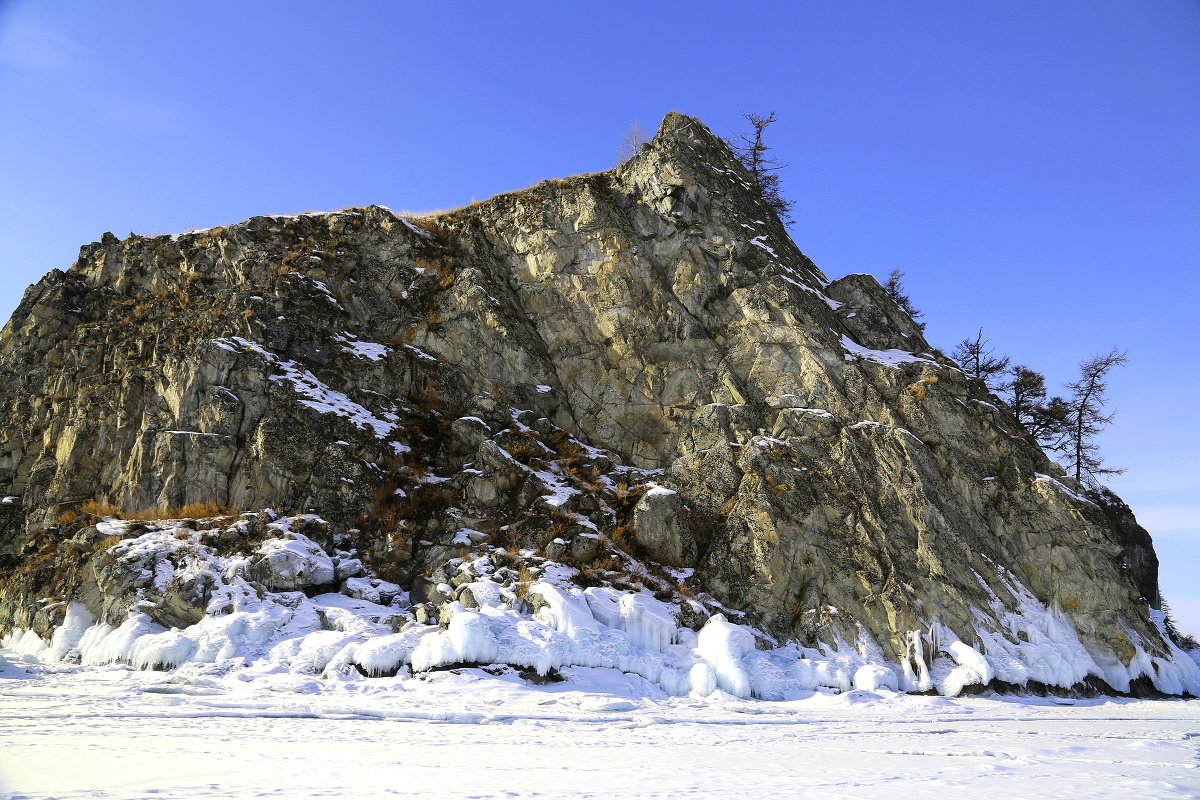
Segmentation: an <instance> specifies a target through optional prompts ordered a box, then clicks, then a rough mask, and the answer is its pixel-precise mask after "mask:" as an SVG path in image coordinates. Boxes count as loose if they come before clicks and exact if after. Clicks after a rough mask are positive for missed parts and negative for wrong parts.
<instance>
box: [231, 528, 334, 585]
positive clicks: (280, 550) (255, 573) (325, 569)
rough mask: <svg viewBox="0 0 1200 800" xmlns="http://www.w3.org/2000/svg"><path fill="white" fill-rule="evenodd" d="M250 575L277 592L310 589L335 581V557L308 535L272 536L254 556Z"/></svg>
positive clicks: (251, 560) (251, 561)
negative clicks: (333, 558)
mask: <svg viewBox="0 0 1200 800" xmlns="http://www.w3.org/2000/svg"><path fill="white" fill-rule="evenodd" d="M250 577H251V578H252V579H253V580H255V581H257V582H258V583H261V584H262V585H263V586H265V587H267V588H268V589H271V590H273V591H287V590H295V589H306V588H308V587H311V586H325V585H327V584H330V583H334V582H335V581H336V579H337V573H336V571H335V570H334V566H333V560H332V559H331V558H330V557H329V556H328V555H327V554H326V553H325V551H324V550H322V549H321V547H320V546H319V545H318V544H317V543H316V542H314V541H312V540H311V539H309V538H308V537H307V536H304V535H303V534H299V533H292V534H291V535H290V536H288V537H279V538H275V539H268V540H267V541H265V542H263V543H262V545H260V546H259V548H258V550H257V552H255V554H254V555H253V556H252V557H251V558H250Z"/></svg>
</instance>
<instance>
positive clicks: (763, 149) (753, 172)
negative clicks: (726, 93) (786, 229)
mask: <svg viewBox="0 0 1200 800" xmlns="http://www.w3.org/2000/svg"><path fill="white" fill-rule="evenodd" d="M745 117H746V121H747V122H749V123H750V127H751V132H750V133H749V134H738V135H737V136H736V137H735V138H734V139H727V140H726V144H728V145H729V148H730V149H731V150H733V153H734V155H736V156H737V158H738V160H739V161H741V162H742V166H744V167H745V168H746V170H747V171H748V172H749V173H750V178H751V180H753V181H754V188H755V189H757V190H758V192H759V194H761V195H762V198H763V200H765V201H766V203H767V205H768V206H770V207H771V210H772V211H774V212H775V216H777V217H779V221H780V222H782V223H783V224H784V225H790V224H791V223H792V222H793V220H792V206H793V205H794V203H793V201H791V200H786V199H784V197H783V195H782V194H780V192H779V176H778V175H777V174H776V173H777V172H778V171H779V170H781V169H783V168H784V167H786V166H787V164H784V163H781V162H780V161H778V160H777V159H775V158H773V157H771V156H769V155H767V153H768V151H770V149H771V148H770V147H769V146H768V145H767V144H766V143H764V142H763V133H764V132H765V131H766V129H767V128H769V127H770V126H771V125H774V124H775V122H776V121H777V119H778V118H777V117H776V116H775V112H774V111H772V112H771V113H770V114H767V115H766V116H763V115H762V114H746V115H745Z"/></svg>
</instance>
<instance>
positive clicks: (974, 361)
mask: <svg viewBox="0 0 1200 800" xmlns="http://www.w3.org/2000/svg"><path fill="white" fill-rule="evenodd" d="M951 355H952V357H953V358H954V360H955V361H957V362H958V363H959V364H961V365H962V368H963V370H964V371H965V372H966V373H967V374H968V375H970V376H971V377H972V378H978V379H979V380H981V381H983V383H984V385H985V386H987V388H988V390H989V391H993V392H999V391H1000V390H1001V389H1002V388H1004V386H1005V381H1004V380H1003V378H1002V376H1003V375H1004V373H1005V372H1007V371H1008V364H1009V361H1010V359H1009V357H1008V356H997V355H996V354H995V351H994V350H992V349H991V348H990V347H988V340H987V339H985V338H983V328H980V329H979V333H977V334H975V338H974V339H963V340H962V341H961V342H959V343H958V344H957V345H956V346H955V348H954V352H953V353H952V354H951Z"/></svg>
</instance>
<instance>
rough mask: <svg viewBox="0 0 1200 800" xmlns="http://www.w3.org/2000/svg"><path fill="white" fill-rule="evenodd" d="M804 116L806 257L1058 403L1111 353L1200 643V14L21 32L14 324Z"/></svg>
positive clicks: (35, 18)
mask: <svg viewBox="0 0 1200 800" xmlns="http://www.w3.org/2000/svg"><path fill="white" fill-rule="evenodd" d="M670 109H677V110H680V111H684V112H686V113H689V114H693V115H696V116H698V117H700V118H701V119H703V120H704V121H705V122H706V123H708V125H709V126H710V127H711V128H713V130H715V131H716V132H718V133H726V134H727V133H732V132H735V131H736V130H738V128H739V123H740V115H741V114H742V113H743V112H746V111H770V110H775V111H776V112H777V113H778V114H779V118H780V121H779V123H778V124H777V125H776V126H775V127H774V128H772V130H771V133H772V134H773V143H774V145H775V147H776V148H777V153H778V155H779V156H780V157H781V158H783V159H784V160H786V161H787V162H789V164H790V167H789V168H788V169H787V170H786V171H785V172H784V173H783V176H782V179H783V187H784V190H785V192H786V194H787V195H788V196H790V197H791V198H792V199H794V200H795V202H796V207H795V217H796V220H797V222H796V224H795V225H794V226H793V228H792V234H793V237H794V238H795V240H796V241H797V243H798V244H799V245H800V247H801V248H802V249H803V250H805V252H807V253H808V255H809V256H811V257H812V258H813V259H814V260H815V261H816V262H817V263H818V265H820V266H821V268H822V269H823V270H824V271H825V272H826V273H827V274H828V275H830V276H831V277H837V276H840V275H844V274H846V273H849V272H873V273H875V274H876V275H880V276H883V275H886V273H887V272H888V270H890V269H892V268H893V267H900V268H901V269H904V270H905V271H906V272H907V273H908V287H909V290H910V294H911V295H912V297H913V299H914V301H915V302H916V304H917V305H918V307H920V308H923V309H924V310H925V311H926V314H927V317H926V319H927V321H928V323H929V329H928V333H929V335H930V338H931V339H932V340H933V341H934V343H935V344H938V345H940V346H941V347H943V349H946V350H949V349H950V348H951V347H952V346H953V345H954V343H955V342H956V341H958V340H959V339H960V338H962V337H964V336H966V335H968V334H971V333H972V332H974V331H975V330H976V328H978V327H979V326H983V327H984V329H985V330H986V332H987V334H988V335H989V336H990V337H991V339H992V340H993V342H994V343H995V344H996V345H998V346H999V347H1000V348H1002V349H1003V350H1004V351H1005V352H1008V353H1011V354H1012V355H1013V356H1014V357H1016V358H1017V359H1018V360H1020V361H1023V362H1026V363H1028V364H1030V365H1031V366H1034V367H1035V368H1038V369H1040V370H1042V371H1043V372H1045V373H1047V375H1048V376H1049V377H1050V378H1051V381H1052V382H1053V383H1055V384H1058V383H1061V382H1062V381H1064V380H1067V379H1068V378H1070V377H1071V376H1072V373H1073V371H1074V365H1075V364H1076V363H1077V362H1078V361H1079V360H1080V359H1081V358H1083V357H1085V356H1087V355H1089V354H1090V353H1094V352H1097V351H1103V350H1107V349H1108V348H1109V347H1111V346H1113V345H1120V346H1122V347H1126V348H1128V349H1129V355H1130V359H1131V362H1130V365H1129V366H1128V367H1127V368H1125V369H1124V370H1123V371H1121V372H1120V373H1119V374H1117V375H1116V376H1115V377H1114V379H1113V386H1112V392H1111V394H1112V399H1113V405H1114V406H1115V407H1116V408H1117V409H1119V416H1118V418H1117V421H1116V424H1115V425H1114V426H1113V427H1112V428H1111V429H1110V431H1109V432H1108V433H1107V434H1106V435H1105V436H1104V437H1103V440H1102V441H1103V445H1104V452H1105V454H1106V456H1107V457H1108V460H1109V461H1110V462H1111V463H1112V464H1114V465H1120V466H1125V467H1128V468H1129V472H1128V474H1127V475H1125V476H1122V477H1119V478H1116V479H1114V480H1113V481H1112V485H1113V487H1114V488H1115V489H1116V490H1117V491H1118V493H1120V494H1121V495H1122V496H1124V497H1125V498H1126V500H1127V501H1129V502H1130V504H1131V505H1132V506H1133V507H1134V510H1135V512H1136V513H1137V515H1138V518H1139V520H1140V521H1141V522H1142V523H1143V524H1144V525H1146V527H1147V528H1149V530H1150V531H1151V533H1153V534H1154V538H1155V541H1156V543H1157V545H1158V551H1159V555H1160V557H1161V558H1162V560H1163V588H1164V591H1165V592H1166V595H1167V598H1168V600H1169V601H1170V602H1171V603H1172V605H1173V606H1174V607H1175V610H1176V614H1177V616H1178V617H1180V618H1181V621H1182V623H1183V626H1184V627H1185V628H1188V629H1190V630H1192V631H1195V632H1197V633H1200V581H1197V580H1195V576H1196V575H1197V574H1200V456H1198V453H1200V429H1198V423H1197V410H1198V409H1197V405H1198V403H1200V355H1198V353H1200V342H1198V341H1197V339H1198V337H1197V334H1196V324H1195V319H1196V316H1197V314H1198V313H1200V290H1198V289H1197V276H1198V275H1200V144H1198V143H1200V4H1198V3H1197V2H1195V0H1154V2H1145V1H1144V0H1126V1H1125V2H1109V1H1107V0H1079V1H1077V2H1065V1H1064V2H1054V3H1045V2H1040V1H1039V2H1018V1H1014V0H1005V1H1004V2H987V1H985V0H975V1H974V2H970V3H964V2H961V0H945V1H944V2H919V1H915V2H907V3H895V2H873V3H867V2H844V3H843V2H838V3H833V2H830V3H804V4H801V3H790V2H789V3H782V2H781V3H775V4H771V3H758V4H742V5H740V6H738V7H737V8H736V9H735V8H734V6H732V5H730V4H721V3H710V2H692V3H688V4H686V5H682V4H668V3H655V2H637V3H632V2H628V3H627V2H611V1H610V2H605V3H591V4H583V3H550V2H544V3H483V2H478V3H455V2H439V3H420V4H418V3H403V4H402V3H383V2H380V3H328V2H320V3H318V2H253V3H246V2H237V3H232V2H208V3H204V4H182V3H161V2H137V3H135V2H126V3H95V2H66V1H64V2H55V3H46V2H5V1H4V0H0V315H3V316H5V317H6V316H7V315H8V313H9V312H10V311H11V309H12V308H13V307H15V305H16V303H17V302H18V300H19V297H20V293H21V291H22V290H23V289H24V287H25V285H26V284H28V283H31V282H33V281H35V280H37V279H38V278H39V277H40V276H41V275H42V274H43V273H44V272H46V271H48V270H49V269H51V268H54V267H59V268H66V267H67V266H68V265H69V264H70V263H71V262H72V261H73V260H74V257H75V255H76V253H77V251H78V247H79V246H80V245H81V244H83V243H85V242H90V241H94V240H96V239H98V238H99V236H100V234H101V233H102V232H103V231H106V230H111V231H113V232H114V233H116V234H117V235H118V236H122V237H123V236H124V235H126V234H127V233H128V232H130V231H133V232H137V233H143V234H151V233H162V232H168V231H180V230H187V229H190V228H197V227H206V226H210V225H215V224H225V223H231V222H236V221H238V220H241V219H243V218H245V217H248V216H252V215H254V214H262V213H286V212H297V211H304V210H310V209H332V208H339V207H343V206H348V205H363V204H368V203H379V204H383V205H387V206H390V207H392V208H394V209H397V210H399V209H411V210H423V209H434V208H442V207H450V206H456V205H460V204H462V203H465V202H468V201H470V200H472V199H482V198H484V197H487V196H489V195H492V194H495V193H497V192H501V191H505V190H509V189H515V188H519V187H522V186H527V185H529V184H532V183H535V182H537V181H539V180H541V179H543V178H548V177H553V176H561V175H568V174H572V173H577V172H583V171H592V170H599V169H605V168H607V167H609V166H611V165H612V164H613V161H614V156H615V151H616V148H617V145H618V142H619V141H620V139H621V136H622V134H623V133H624V132H625V130H626V129H627V128H628V127H629V125H630V124H631V123H632V122H634V121H637V122H640V123H641V124H642V126H643V127H645V128H647V129H649V130H651V131H652V130H653V128H654V127H655V126H656V125H657V123H658V121H659V119H660V118H661V117H662V115H663V114H664V113H665V112H666V111H668V110H670Z"/></svg>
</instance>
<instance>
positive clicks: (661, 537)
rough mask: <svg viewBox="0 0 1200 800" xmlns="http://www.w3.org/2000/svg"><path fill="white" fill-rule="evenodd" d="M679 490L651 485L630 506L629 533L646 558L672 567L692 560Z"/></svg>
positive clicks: (691, 544) (693, 554)
mask: <svg viewBox="0 0 1200 800" xmlns="http://www.w3.org/2000/svg"><path fill="white" fill-rule="evenodd" d="M684 510H685V506H684V502H683V498H682V497H680V495H679V493H678V492H676V491H674V490H671V489H665V488H663V487H661V486H654V487H652V488H651V489H650V490H649V491H648V492H646V494H645V495H643V496H642V499H641V500H639V501H638V504H637V506H635V507H634V510H633V535H634V539H635V540H636V541H637V543H638V545H639V546H640V547H641V548H642V549H643V550H644V551H645V552H646V554H647V555H649V557H650V558H652V559H654V560H655V561H658V562H660V563H662V564H668V565H670V566H673V567H685V566H690V565H693V564H695V561H696V542H695V539H694V538H693V536H692V534H691V531H690V530H688V527H687V524H686V522H685V520H684Z"/></svg>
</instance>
